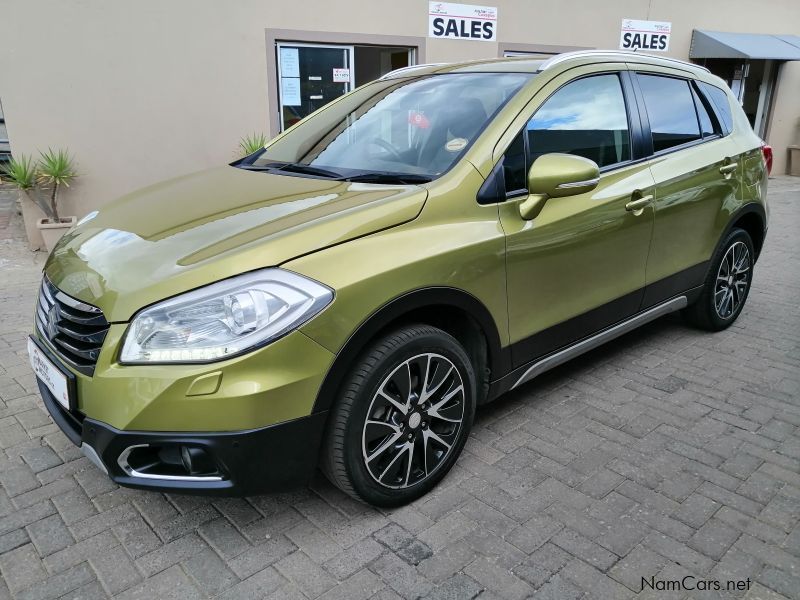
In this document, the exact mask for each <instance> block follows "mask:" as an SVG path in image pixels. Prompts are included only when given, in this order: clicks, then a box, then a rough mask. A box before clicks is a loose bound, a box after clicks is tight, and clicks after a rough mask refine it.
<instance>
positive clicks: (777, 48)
mask: <svg viewBox="0 0 800 600" xmlns="http://www.w3.org/2000/svg"><path fill="white" fill-rule="evenodd" d="M689 57H690V58H744V59H761V60H800V36H796V35H771V34H768V33H729V32H726V31H706V30H703V29H695V30H694V31H693V32H692V45H691V47H690V48H689Z"/></svg>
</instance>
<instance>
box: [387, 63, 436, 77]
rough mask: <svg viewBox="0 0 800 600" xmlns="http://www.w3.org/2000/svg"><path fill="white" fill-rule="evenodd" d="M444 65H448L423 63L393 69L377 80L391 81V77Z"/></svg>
mask: <svg viewBox="0 0 800 600" xmlns="http://www.w3.org/2000/svg"><path fill="white" fill-rule="evenodd" d="M446 64H448V63H425V64H421V65H409V66H407V67H400V68H399V69H395V70H394V71H389V72H388V73H385V74H383V75H381V76H380V77H379V78H378V80H381V79H391V78H392V77H397V76H399V75H403V74H405V73H408V74H409V75H411V74H412V73H413V72H414V71H417V70H420V69H424V68H426V67H443V66H445V65H446Z"/></svg>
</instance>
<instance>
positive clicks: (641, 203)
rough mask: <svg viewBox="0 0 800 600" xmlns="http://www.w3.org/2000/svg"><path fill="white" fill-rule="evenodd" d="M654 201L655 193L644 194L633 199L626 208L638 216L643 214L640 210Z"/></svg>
mask: <svg viewBox="0 0 800 600" xmlns="http://www.w3.org/2000/svg"><path fill="white" fill-rule="evenodd" d="M652 201H653V195H652V194H648V195H647V196H642V197H641V198H637V199H636V200H631V201H630V202H628V203H627V204H626V205H625V210H627V211H628V212H632V213H633V214H635V215H636V216H639V215H640V214H642V213H641V212H640V211H641V210H642V209H643V208H644V207H645V206H647V205H648V204H650V203H651V202H652Z"/></svg>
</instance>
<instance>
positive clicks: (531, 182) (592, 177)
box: [519, 153, 600, 221]
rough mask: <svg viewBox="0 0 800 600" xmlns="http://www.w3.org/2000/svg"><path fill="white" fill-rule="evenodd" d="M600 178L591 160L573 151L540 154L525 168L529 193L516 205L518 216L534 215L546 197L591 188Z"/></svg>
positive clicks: (568, 194) (525, 217)
mask: <svg viewBox="0 0 800 600" xmlns="http://www.w3.org/2000/svg"><path fill="white" fill-rule="evenodd" d="M599 181H600V168H599V167H598V166H597V163H595V162H594V161H593V160H589V159H588V158H584V157H582V156H575V155H574V154H556V153H553V154H543V155H542V156H540V157H539V158H537V159H536V160H535V161H533V164H532V165H531V170H530V171H529V172H528V191H529V192H530V196H529V197H528V198H527V199H526V200H525V201H524V202H522V203H521V204H520V205H519V214H520V216H521V217H522V218H523V219H525V220H527V221H529V220H531V219H535V218H536V217H537V216H538V215H539V213H540V212H541V211H542V208H544V205H545V202H547V199H548V198H563V197H564V196H574V195H576V194H583V193H585V192H591V191H592V190H593V189H594V188H596V187H597V184H598V182H599Z"/></svg>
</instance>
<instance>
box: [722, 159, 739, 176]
mask: <svg viewBox="0 0 800 600" xmlns="http://www.w3.org/2000/svg"><path fill="white" fill-rule="evenodd" d="M738 168H739V163H735V162H734V163H730V164H727V165H722V166H721V167H720V168H719V172H720V173H722V174H723V175H730V174H731V173H733V172H734V171H735V170H736V169H738Z"/></svg>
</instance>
